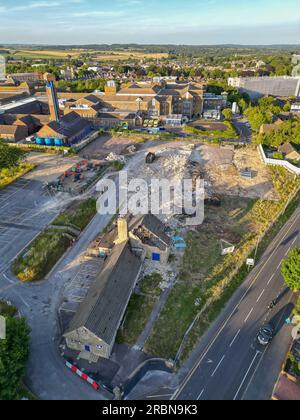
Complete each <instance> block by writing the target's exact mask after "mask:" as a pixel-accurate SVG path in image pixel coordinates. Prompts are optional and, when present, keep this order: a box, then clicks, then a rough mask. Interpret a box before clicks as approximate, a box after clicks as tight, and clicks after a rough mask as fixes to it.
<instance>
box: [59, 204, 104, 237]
mask: <svg viewBox="0 0 300 420" xmlns="http://www.w3.org/2000/svg"><path fill="white" fill-rule="evenodd" d="M96 212H97V208H96V199H95V198H93V197H92V198H88V199H87V200H85V201H81V202H77V203H76V202H73V203H72V204H71V205H70V206H69V208H67V210H66V211H65V212H63V213H61V214H60V215H59V216H57V218H56V219H55V220H54V222H53V223H52V224H53V225H54V226H71V227H75V228H77V229H79V230H81V231H82V230H84V229H85V228H86V226H87V225H88V224H89V223H90V221H91V220H92V219H93V217H94V216H95V214H96Z"/></svg>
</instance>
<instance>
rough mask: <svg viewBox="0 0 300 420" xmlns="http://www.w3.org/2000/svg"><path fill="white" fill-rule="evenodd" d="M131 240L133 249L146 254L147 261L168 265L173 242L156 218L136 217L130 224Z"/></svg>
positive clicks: (150, 216)
mask: <svg viewBox="0 0 300 420" xmlns="http://www.w3.org/2000/svg"><path fill="white" fill-rule="evenodd" d="M129 238H130V243H131V246H132V248H133V249H135V250H137V251H139V252H140V253H141V254H142V253H145V257H146V258H147V259H150V260H152V261H157V262H160V263H162V264H167V262H168V260H169V256H170V250H171V244H172V242H171V238H170V237H169V236H168V235H167V234H166V233H165V226H164V224H163V223H162V222H161V221H160V220H159V219H158V218H157V217H156V216H154V215H152V214H147V215H144V216H138V217H135V218H134V219H133V220H132V221H131V222H130V224H129Z"/></svg>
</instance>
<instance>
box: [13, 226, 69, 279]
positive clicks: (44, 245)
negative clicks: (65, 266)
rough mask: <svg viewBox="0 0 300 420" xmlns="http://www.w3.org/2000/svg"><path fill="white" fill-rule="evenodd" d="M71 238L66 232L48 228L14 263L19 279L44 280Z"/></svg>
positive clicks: (14, 269)
mask: <svg viewBox="0 0 300 420" xmlns="http://www.w3.org/2000/svg"><path fill="white" fill-rule="evenodd" d="M70 242H71V238H70V236H69V235H67V234H66V233H65V232H63V231H61V230H56V229H47V230H45V231H44V232H42V233H41V234H40V235H39V236H38V237H37V238H36V240H35V241H34V242H33V243H32V245H31V246H30V248H29V250H28V251H27V253H26V254H25V255H21V256H19V257H18V258H17V259H16V260H15V262H14V263H13V271H14V273H15V275H16V276H17V277H18V279H19V280H21V281H23V282H33V281H39V280H42V279H43V278H44V277H45V276H46V275H47V274H48V273H49V272H50V271H51V269H52V268H53V267H54V265H55V264H56V263H57V262H58V260H59V259H60V258H61V256H62V255H63V254H64V252H65V251H66V250H67V249H68V247H69V246H70Z"/></svg>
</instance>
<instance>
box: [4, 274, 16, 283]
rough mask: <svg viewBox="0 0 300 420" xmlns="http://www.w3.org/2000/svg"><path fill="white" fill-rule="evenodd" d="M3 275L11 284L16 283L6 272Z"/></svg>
mask: <svg viewBox="0 0 300 420" xmlns="http://www.w3.org/2000/svg"><path fill="white" fill-rule="evenodd" d="M2 275H3V277H4V278H5V280H7V281H8V282H9V283H11V284H15V282H14V281H13V280H11V279H10V278H8V277H7V275H6V274H5V273H3V274H2Z"/></svg>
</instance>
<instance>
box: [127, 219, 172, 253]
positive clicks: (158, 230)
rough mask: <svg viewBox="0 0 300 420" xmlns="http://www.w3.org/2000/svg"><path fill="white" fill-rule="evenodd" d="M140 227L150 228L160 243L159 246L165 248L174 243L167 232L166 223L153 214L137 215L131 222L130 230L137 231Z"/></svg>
mask: <svg viewBox="0 0 300 420" xmlns="http://www.w3.org/2000/svg"><path fill="white" fill-rule="evenodd" d="M139 228H144V229H146V230H148V231H149V232H150V233H151V234H152V235H154V236H155V237H156V238H157V239H158V240H159V242H161V243H160V244H159V243H158V246H159V248H162V249H165V248H166V247H170V246H171V244H172V241H171V238H170V237H169V236H168V235H167V234H166V233H165V225H164V224H163V223H162V222H161V221H160V220H159V219H158V218H157V217H156V216H154V215H153V214H146V215H144V216H137V217H135V218H134V219H133V220H132V222H131V224H130V231H134V230H135V231H136V230H137V229H139Z"/></svg>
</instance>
